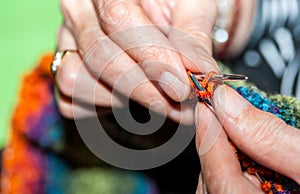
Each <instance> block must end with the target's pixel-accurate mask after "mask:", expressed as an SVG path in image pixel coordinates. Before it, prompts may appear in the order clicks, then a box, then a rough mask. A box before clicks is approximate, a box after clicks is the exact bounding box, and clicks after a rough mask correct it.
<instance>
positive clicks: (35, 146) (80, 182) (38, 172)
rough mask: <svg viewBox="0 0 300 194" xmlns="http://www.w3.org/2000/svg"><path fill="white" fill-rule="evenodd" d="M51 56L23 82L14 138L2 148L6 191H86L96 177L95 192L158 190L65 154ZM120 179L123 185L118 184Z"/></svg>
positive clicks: (147, 182) (144, 180) (151, 193)
mask: <svg viewBox="0 0 300 194" xmlns="http://www.w3.org/2000/svg"><path fill="white" fill-rule="evenodd" d="M52 59H53V57H52V54H49V55H46V56H44V57H43V58H42V59H41V61H40V62H39V65H38V66H37V68H36V69H34V70H33V71H32V72H31V73H29V74H27V75H26V76H25V78H24V81H23V83H22V86H21V91H20V99H19V102H18V105H17V107H16V110H15V113H14V115H13V118H12V130H11V131H10V138H9V142H8V144H7V145H6V147H5V149H4V152H3V164H2V172H1V193H2V194H20V193H22V194H37V193H38V194H44V193H45V194H64V193H72V194H73V193H76V190H78V187H83V188H84V191H87V188H86V187H85V186H87V183H88V181H92V180H93V182H89V184H88V186H90V187H91V188H90V189H91V191H94V193H99V191H101V192H100V193H109V194H114V193H136V194H141V193H147V194H155V193H157V192H156V190H157V189H156V187H155V185H154V184H153V183H152V182H151V181H150V180H148V179H147V178H146V177H144V176H143V175H139V174H137V173H135V174H132V173H129V172H127V173H126V172H122V171H116V170H114V171H113V170H110V171H108V170H105V169H104V170H103V168H101V169H100V168H99V169H97V170H95V169H85V170H80V171H79V172H78V170H74V169H71V168H72V167H71V166H70V165H69V164H68V163H67V162H66V161H65V160H64V159H62V158H60V151H61V150H62V149H63V148H64V132H65V131H64V128H63V122H62V120H63V119H62V116H61V115H60V114H59V112H58V110H57V106H56V104H55V99H54V95H53V83H54V79H53V76H52V75H51V73H50V70H49V66H50V64H51V62H52ZM101 175H105V176H101ZM82 176H83V177H82ZM124 177H127V178H126V179H125V178H124ZM126 180H128V181H126ZM101 182H105V183H106V187H101V188H102V189H101V190H98V192H96V191H97V190H95V189H94V190H93V189H92V187H94V188H98V189H99V188H100V186H99V185H103V184H98V183H101ZM117 182H119V183H120V184H121V183H122V185H119V186H117ZM123 184H126V186H125V185H123ZM109 185H110V186H109ZM75 188H77V189H75ZM118 189H119V190H118ZM79 191H82V189H81V190H79ZM118 191H122V192H118ZM77 193H78V192H77ZM88 193H91V192H88ZM91 194H92V193H91Z"/></svg>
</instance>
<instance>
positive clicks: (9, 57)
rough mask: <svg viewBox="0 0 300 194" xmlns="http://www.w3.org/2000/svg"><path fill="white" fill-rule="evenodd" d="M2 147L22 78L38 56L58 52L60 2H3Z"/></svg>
mask: <svg viewBox="0 0 300 194" xmlns="http://www.w3.org/2000/svg"><path fill="white" fill-rule="evenodd" d="M0 7H1V12H0V25H1V27H0V60H1V70H0V93H1V94H2V95H1V98H0V99H1V100H0V118H1V119H0V121H1V122H0V147H2V146H3V145H4V143H5V141H6V139H7V134H8V133H7V132H8V130H9V128H10V117H11V114H12V111H13V109H14V104H15V103H16V102H17V95H18V88H19V86H20V82H21V79H22V76H23V75H24V73H25V72H26V71H29V70H30V69H31V68H33V66H34V65H35V63H36V62H37V60H38V58H39V56H40V55H41V54H43V53H45V52H49V51H53V50H54V48H55V39H56V31H57V28H58V26H59V24H60V23H61V21H62V17H61V15H60V10H59V0H42V1H40V0H18V1H3V0H2V1H0Z"/></svg>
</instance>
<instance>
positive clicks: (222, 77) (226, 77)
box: [194, 74, 248, 81]
mask: <svg viewBox="0 0 300 194" xmlns="http://www.w3.org/2000/svg"><path fill="white" fill-rule="evenodd" d="M194 77H195V78H196V79H198V80H203V79H204V78H205V75H194ZM246 80H248V77H247V76H245V75H240V74H217V75H213V76H212V77H211V78H210V81H246Z"/></svg>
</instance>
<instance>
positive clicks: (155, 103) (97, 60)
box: [62, 0, 193, 124]
mask: <svg viewBox="0 0 300 194" xmlns="http://www.w3.org/2000/svg"><path fill="white" fill-rule="evenodd" d="M63 2H64V3H63V5H62V6H63V10H64V15H65V17H66V20H67V21H69V22H67V23H69V25H70V26H69V28H70V29H71V32H72V34H73V35H74V37H75V40H76V43H77V45H78V48H79V50H80V54H81V57H82V58H83V61H84V63H85V64H86V66H87V67H88V70H89V71H90V72H92V74H93V75H94V76H95V77H96V78H97V79H100V80H101V81H103V82H104V83H106V84H107V85H108V86H109V87H111V88H113V92H114V91H117V92H119V93H121V94H123V95H124V96H127V97H130V98H131V99H133V100H134V101H136V102H138V103H139V104H141V105H143V106H144V107H146V108H149V107H151V110H153V111H155V112H158V113H161V114H163V115H167V116H168V117H169V118H171V119H173V120H175V121H177V122H181V123H183V124H191V123H192V122H193V111H192V109H191V108H184V107H183V109H184V110H181V108H180V107H181V105H180V104H175V106H174V103H172V102H170V101H168V100H167V99H166V98H165V96H164V95H163V94H162V93H161V92H160V90H158V89H157V87H156V86H155V85H154V84H153V82H151V81H149V79H148V78H147V76H146V75H145V74H144V72H143V70H142V69H141V68H140V67H139V66H138V65H137V64H136V63H135V61H133V60H132V59H131V58H130V57H129V56H128V55H127V54H126V53H124V52H123V51H122V50H121V49H120V48H119V47H118V46H117V45H116V44H115V43H114V42H112V41H111V40H110V39H109V38H108V37H106V35H105V34H104V33H103V32H102V31H101V29H100V28H99V26H98V27H97V25H98V24H97V20H96V16H95V13H94V12H92V11H91V10H90V5H86V4H89V3H91V2H89V1H76V0H64V1H63ZM71 8H72V9H71ZM92 15H93V16H94V17H92ZM78 16H80V17H78ZM92 20H93V21H92ZM95 26H96V27H95Z"/></svg>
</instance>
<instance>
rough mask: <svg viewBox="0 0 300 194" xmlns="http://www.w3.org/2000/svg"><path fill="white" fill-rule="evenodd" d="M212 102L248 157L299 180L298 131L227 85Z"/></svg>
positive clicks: (224, 124)
mask: <svg viewBox="0 0 300 194" xmlns="http://www.w3.org/2000/svg"><path fill="white" fill-rule="evenodd" d="M213 102H214V106H215V110H216V113H217V116H218V118H219V119H220V120H222V122H223V123H222V125H223V126H224V128H225V130H226V132H227V134H228V136H229V137H230V139H231V140H232V141H233V143H234V144H235V145H236V146H237V147H238V148H239V149H240V150H241V151H243V152H244V153H245V154H247V155H248V156H249V157H250V158H252V159H254V160H256V161H257V162H259V163H261V164H262V165H264V166H266V167H268V168H271V169H273V170H275V171H277V172H279V173H281V174H284V175H286V176H288V177H290V178H292V179H294V180H295V181H297V182H298V183H300V166H299V164H300V157H299V156H300V147H299V141H300V131H299V130H298V129H296V128H294V127H291V126H289V125H287V124H286V123H285V122H284V121H283V120H281V119H279V118H277V117H276V116H275V115H273V114H271V113H267V112H264V111H261V110H259V109H256V108H255V107H253V106H252V105H251V104H250V103H249V102H248V101H246V100H245V99H244V98H242V97H241V96H240V95H239V94H238V93H237V92H235V91H234V90H233V89H231V88H229V87H228V86H225V85H223V86H220V87H218V88H217V89H216V91H215V93H214V96H213Z"/></svg>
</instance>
